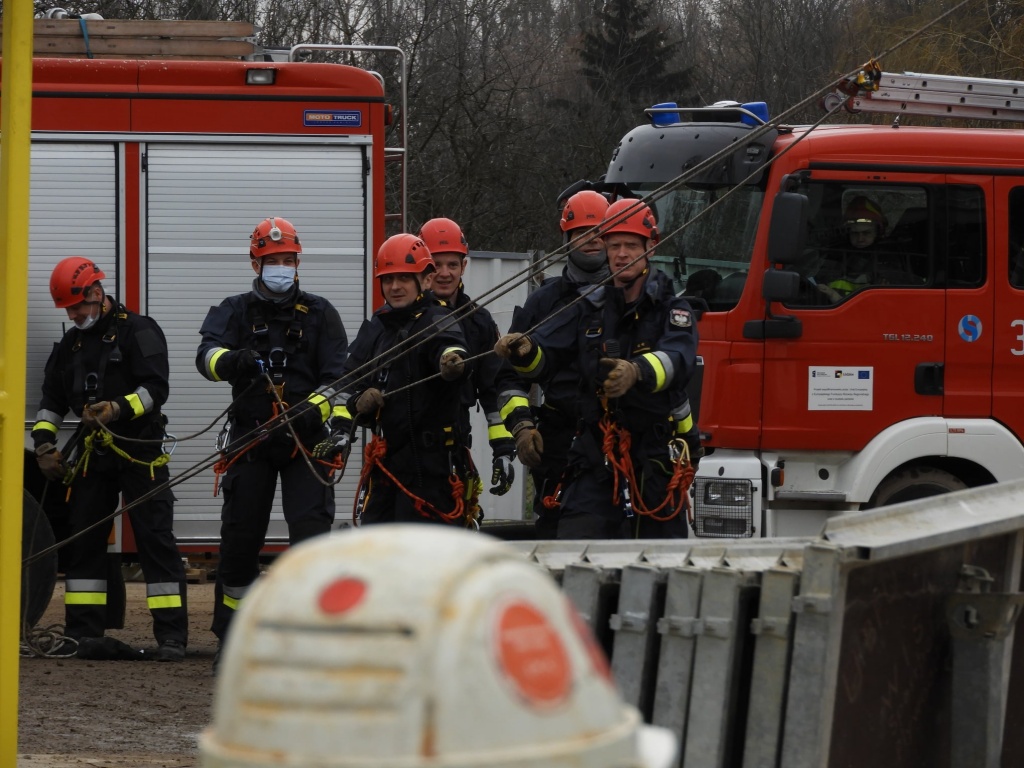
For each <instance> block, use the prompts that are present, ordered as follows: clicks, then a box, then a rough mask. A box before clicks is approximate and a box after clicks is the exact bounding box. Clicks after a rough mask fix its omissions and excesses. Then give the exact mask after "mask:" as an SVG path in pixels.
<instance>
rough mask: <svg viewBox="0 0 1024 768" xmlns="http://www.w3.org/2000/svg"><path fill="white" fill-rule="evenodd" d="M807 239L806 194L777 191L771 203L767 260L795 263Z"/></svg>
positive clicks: (771, 262)
mask: <svg viewBox="0 0 1024 768" xmlns="http://www.w3.org/2000/svg"><path fill="white" fill-rule="evenodd" d="M806 240H807V196H806V195H801V194H798V193H796V192H779V193H778V194H777V195H776V196H775V203H774V205H772V221H771V228H770V229H769V231H768V262H769V263H770V264H796V263H798V262H799V261H800V257H801V254H803V252H804V247H805V243H806Z"/></svg>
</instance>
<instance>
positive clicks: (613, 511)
mask: <svg viewBox="0 0 1024 768" xmlns="http://www.w3.org/2000/svg"><path fill="white" fill-rule="evenodd" d="M601 227H602V231H603V232H604V244H605V249H606V252H607V257H608V265H609V268H610V269H611V272H612V284H611V285H609V286H603V287H601V288H599V289H597V290H595V291H592V292H591V293H588V294H587V297H586V299H585V300H583V301H581V302H580V303H579V304H577V305H576V307H575V309H576V311H575V312H569V313H563V314H564V315H567V317H565V318H563V319H561V320H560V321H558V322H555V321H553V320H552V321H549V322H548V323H546V324H545V325H543V326H542V327H541V328H540V329H539V330H538V331H536V332H535V333H534V334H532V335H523V334H509V335H507V336H504V337H502V339H501V340H500V341H499V342H498V344H497V346H496V347H495V351H496V352H497V353H498V354H499V355H501V356H503V357H504V356H507V357H510V358H511V360H512V363H513V366H514V367H515V368H516V370H517V371H519V372H520V373H522V374H523V375H527V376H533V377H544V376H546V375H551V373H550V372H551V371H555V370H558V369H560V368H562V367H564V366H566V365H572V364H575V365H576V366H578V370H579V372H580V374H579V382H580V386H579V390H578V397H579V414H580V424H579V428H578V431H577V434H576V437H575V438H574V440H573V443H572V447H571V448H570V450H569V460H568V469H567V471H566V476H565V479H564V481H563V487H562V489H561V494H560V502H561V514H560V517H559V521H558V531H557V536H558V538H559V539H596V538H623V537H629V538H633V537H640V538H680V537H685V536H686V535H687V526H686V515H685V512H684V508H685V504H686V488H687V487H688V482H689V481H690V480H692V472H693V468H692V466H687V462H685V460H684V457H685V456H686V454H687V453H689V455H690V456H691V460H692V461H696V460H697V459H698V458H699V454H700V440H699V438H698V435H697V430H696V425H695V424H694V422H693V418H692V415H691V414H690V406H689V401H688V400H687V397H686V392H685V386H686V384H687V382H688V381H689V379H690V377H691V376H692V375H693V373H694V371H695V369H696V350H697V330H696V328H695V326H694V323H693V315H692V313H691V310H690V305H689V304H688V303H687V302H686V300H685V299H682V298H678V297H676V295H675V291H674V290H673V287H672V281H671V279H670V278H669V277H668V276H667V275H665V274H664V273H663V272H661V271H660V270H659V269H656V268H654V267H652V266H651V264H650V260H649V257H648V254H649V252H650V250H651V249H652V248H653V247H654V245H655V244H656V243H657V241H658V228H657V225H656V224H655V219H654V215H653V213H652V212H651V210H650V209H649V208H648V207H647V206H646V205H644V204H642V203H639V202H638V201H636V200H619V201H617V202H615V203H613V204H612V205H611V206H609V208H608V210H607V212H606V213H605V217H604V221H603V222H602V225H601ZM506 423H508V424H510V426H511V431H512V432H513V434H514V435H516V437H517V439H523V438H521V435H523V434H526V435H529V434H530V432H531V431H532V430H533V429H534V424H533V423H532V420H531V418H530V414H529V412H528V411H525V410H523V409H518V408H517V409H515V410H513V411H512V412H511V413H510V414H509V419H508V420H507V422H506ZM684 445H685V446H686V447H685V448H684V447H683V446H684Z"/></svg>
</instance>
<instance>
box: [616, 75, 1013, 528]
mask: <svg viewBox="0 0 1024 768" xmlns="http://www.w3.org/2000/svg"><path fill="white" fill-rule="evenodd" d="M868 85H869V86H878V88H877V90H863V91H861V92H860V93H858V94H857V96H856V98H853V99H852V100H851V101H850V102H849V106H850V107H851V108H853V109H863V110H869V109H871V110H876V111H888V112H893V113H895V114H897V115H902V114H927V115H937V116H938V115H942V116H950V117H963V118H986V119H996V120H1016V119H1020V118H1021V117H1024V100H1022V99H1020V98H1019V97H1018V96H1017V94H1018V93H1024V83H1007V82H1004V81H997V80H983V79H978V78H959V77H936V76H931V75H914V74H905V75H888V74H885V75H883V74H882V73H880V72H878V73H876V76H875V77H874V79H873V80H872V81H870V82H869V83H868ZM842 98H844V99H845V98H846V96H845V95H843V96H842ZM648 112H649V115H650V118H651V123H650V124H649V125H643V126H640V127H638V128H636V129H634V130H633V131H632V132H631V133H630V134H628V135H627V136H626V137H625V138H624V139H623V140H622V142H621V143H620V145H619V147H618V149H617V150H616V151H615V154H614V156H613V159H612V161H611V163H610V165H609V167H608V173H607V175H606V177H605V182H606V183H607V184H608V185H610V186H612V187H615V186H617V185H626V186H627V187H628V189H629V190H630V192H631V193H633V194H636V195H646V194H649V193H651V192H654V191H655V190H656V189H658V188H660V187H662V185H665V184H667V183H669V182H672V181H673V180H676V179H677V177H680V175H681V174H686V172H687V171H689V170H690V169H695V170H696V172H695V173H691V174H690V175H689V177H688V178H686V180H685V181H684V182H683V183H681V184H676V185H674V186H672V187H671V188H670V191H667V193H659V194H657V195H655V196H654V205H655V206H656V213H657V216H658V219H659V227H660V229H661V231H662V233H663V237H665V236H666V235H669V234H670V233H673V232H675V231H676V230H678V229H679V228H680V227H682V226H683V225H684V224H685V223H686V222H688V221H690V220H691V219H694V217H695V216H697V214H701V213H702V212H703V214H704V215H702V216H700V218H697V219H695V220H694V221H693V222H692V224H690V225H689V226H688V227H686V228H685V229H683V230H682V232H681V233H680V234H679V235H677V236H668V237H665V241H664V242H663V243H662V244H661V245H660V246H659V248H658V251H657V253H658V257H657V260H659V261H661V262H662V266H663V268H664V269H665V270H666V271H668V272H669V273H670V274H673V275H674V277H675V278H676V280H677V281H678V285H679V288H680V290H681V291H682V292H683V293H684V294H685V295H687V296H689V297H691V298H692V299H693V300H694V305H695V307H700V308H701V309H702V310H703V311H702V312H701V313H700V314H701V315H702V316H701V318H700V320H699V331H700V348H699V354H700V356H701V358H702V361H703V368H702V376H701V377H700V378H701V379H702V380H701V381H697V382H695V383H694V384H695V390H696V389H697V388H699V392H697V391H694V393H693V395H692V397H691V400H692V401H694V402H699V425H700V430H701V432H702V434H703V439H704V442H705V444H706V446H707V447H708V449H709V455H708V456H707V457H706V458H704V459H703V460H702V462H701V465H700V470H699V472H698V475H697V478H696V481H695V483H694V487H693V493H694V501H695V527H696V532H697V535H699V536H722V537H743V536H783V535H796V534H806V533H816V532H817V531H818V530H819V529H820V526H821V523H822V520H823V519H824V517H826V516H828V515H834V514H838V513H841V512H844V511H850V510H856V509H860V508H866V507H872V506H881V505H885V504H891V503H894V502H898V501H904V500H909V499H914V498H919V497H924V496H928V495H931V494H935V493H941V492H947V491H953V490H957V489H962V488H965V487H971V486H977V485H982V484H986V483H993V482H1000V481H1004V480H1010V479H1014V478H1020V477H1024V445H1022V440H1024V133H1022V132H1021V131H1020V130H1001V129H981V128H952V127H909V126H906V125H900V122H899V118H898V117H897V118H896V119H895V120H894V121H893V122H892V124H890V125H856V126H855V125H827V126H823V127H819V128H816V129H813V130H811V129H809V128H807V127H786V126H779V127H777V128H770V127H768V126H767V125H765V122H766V120H767V110H766V108H765V107H764V105H763V104H751V105H738V104H736V103H735V102H729V103H720V104H718V105H715V106H713V107H710V108H703V109H695V110H680V109H677V108H675V105H671V106H665V105H659V108H654V109H652V110H649V111H648ZM683 112H686V113H688V115H689V117H690V118H691V119H692V121H688V120H684V119H683V117H682V114H681V113H683ZM751 139H752V140H751ZM729 147H739V149H738V150H737V151H735V152H731V153H723V154H722V155H721V157H720V158H719V159H716V160H714V161H713V162H710V163H705V162H704V161H706V160H707V159H708V158H711V157H713V156H716V155H718V154H719V153H720V152H722V151H723V150H725V149H727V148H729ZM716 201H721V202H720V203H719V204H717V205H712V204H713V203H716ZM865 206H867V208H868V209H869V210H870V211H871V212H870V213H867V214H865V213H864V212H863V211H864V207H865ZM851 210H855V211H859V213H854V214H851V213H850V211H851ZM855 223H859V224H862V225H863V224H866V225H868V226H867V229H872V230H873V233H874V241H875V242H874V243H873V244H872V245H871V247H870V248H868V249H866V250H860V249H856V248H854V247H853V245H852V240H851V230H852V229H854V228H855V227H854V226H853V225H854V224H855Z"/></svg>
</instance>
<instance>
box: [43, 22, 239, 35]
mask: <svg viewBox="0 0 1024 768" xmlns="http://www.w3.org/2000/svg"><path fill="white" fill-rule="evenodd" d="M85 28H86V30H87V31H88V32H89V37H90V38H91V37H92V36H93V35H97V36H101V37H174V38H179V37H203V38H210V37H214V38H218V37H252V36H253V35H254V34H255V26H254V25H253V24H251V23H249V22H246V21H173V20H170V21H168V20H164V21H134V20H132V21H125V20H118V19H104V20H102V21H99V20H97V21H86V22H85ZM34 34H35V35H36V36H37V37H40V36H42V37H81V36H82V26H81V24H80V22H79V20H78V19H36V20H35V27H34Z"/></svg>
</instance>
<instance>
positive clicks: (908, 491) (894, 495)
mask: <svg viewBox="0 0 1024 768" xmlns="http://www.w3.org/2000/svg"><path fill="white" fill-rule="evenodd" d="M966 487H967V484H966V483H965V482H964V481H963V480H961V479H960V478H959V477H957V476H956V475H951V474H950V473H949V472H946V471H945V470H944V469H935V468H933V467H908V468H907V469H901V470H899V471H898V472H895V473H894V474H892V475H889V477H887V478H885V480H883V481H882V483H881V484H880V485H879V486H878V489H877V490H876V491H875V495H874V497H873V498H872V499H871V503H870V504H869V505H868V507H869V508H870V507H884V506H887V505H889V504H898V503H900V502H901V501H912V500H914V499H923V498H925V497H927V496H938V495H939V494H940V493H950V492H951V491H962V490H963V489H964V488H966Z"/></svg>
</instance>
